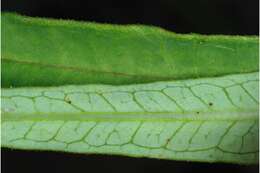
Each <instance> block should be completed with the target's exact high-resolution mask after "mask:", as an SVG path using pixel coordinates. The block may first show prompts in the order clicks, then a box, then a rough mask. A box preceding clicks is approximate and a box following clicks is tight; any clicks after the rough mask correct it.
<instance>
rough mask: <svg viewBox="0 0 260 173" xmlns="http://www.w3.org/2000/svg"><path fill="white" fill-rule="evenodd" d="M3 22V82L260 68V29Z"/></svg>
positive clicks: (5, 18)
mask: <svg viewBox="0 0 260 173" xmlns="http://www.w3.org/2000/svg"><path fill="white" fill-rule="evenodd" d="M2 26H3V27H2V43H3V44H2V45H1V46H2V60H1V61H2V87H10V86H12V87H19V86H57V85H68V84H89V83H91V84H93V83H95V84H96V83H98V84H114V85H122V84H136V83H147V82H155V81H165V80H167V81H169V80H177V79H191V78H199V77H213V76H223V75H227V74H237V73H247V72H256V71H258V70H259V67H258V61H259V60H258V47H259V45H258V37H256V36H252V37H242V36H202V35H196V34H189V35H181V34H175V33H171V32H168V31H165V30H163V29H160V28H156V27H147V26H139V25H129V26H118V25H104V24H95V23H82V22H75V21H62V20H46V19H38V18H30V17H23V16H18V15H14V14H10V13H4V14H3V15H2ZM18 76H19V77H18Z"/></svg>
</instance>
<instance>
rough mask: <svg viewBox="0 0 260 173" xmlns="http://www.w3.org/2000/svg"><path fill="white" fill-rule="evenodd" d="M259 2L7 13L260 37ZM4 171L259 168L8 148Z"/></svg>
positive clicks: (36, 5) (44, 6) (188, 1)
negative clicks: (259, 35)
mask: <svg viewBox="0 0 260 173" xmlns="http://www.w3.org/2000/svg"><path fill="white" fill-rule="evenodd" d="M258 3H259V2H258V0H248V1H247V0H155V1H153V0H139V1H134V0H121V1H111V0H92V1H90V0H85V1H73V0H70V1H69V0H67V1H65V0H64V1H61V0H56V1H55V0H16V1H15V0H2V2H1V5H2V11H13V12H18V13H20V14H25V15H29V16H39V17H52V18H63V19H75V20H84V21H95V22H101V23H117V24H133V23H135V24H136V23H139V24H146V25H155V26H160V27H163V28H165V29H168V30H171V31H174V32H177V33H191V32H192V33H201V34H228V35H258V34H259V33H258V31H259V17H258V14H259V11H258V10H259V9H258V8H259V4H258ZM1 155H2V161H1V162H2V171H3V172H26V173H30V172H33V173H35V172H38V173H40V172H44V173H48V172H49V173H54V172H62V173H65V172H106V173H110V172H111V173H112V172H113V173H116V172H118V173H121V172H125V173H128V172H129V173H135V172H150V173H151V172H157V173H161V172H174V173H189V172H192V173H197V172H199V173H204V172H207V173H208V172H210V173H214V172H216V173H219V172H222V173H233V172H234V173H254V172H258V169H259V166H258V165H253V166H245V165H244V166H241V165H234V164H220V163H218V164H210V163H196V162H181V161H168V160H157V159H145V158H142V159H141V158H138V159H137V158H128V157H121V156H104V155H83V154H66V153H55V152H37V151H36V152H35V151H22V150H10V149H2V153H1Z"/></svg>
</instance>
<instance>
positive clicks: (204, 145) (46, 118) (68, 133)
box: [2, 73, 259, 164]
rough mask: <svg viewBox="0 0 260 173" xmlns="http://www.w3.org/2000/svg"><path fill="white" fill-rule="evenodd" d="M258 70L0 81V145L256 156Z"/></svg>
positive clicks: (240, 158) (190, 156)
mask: <svg viewBox="0 0 260 173" xmlns="http://www.w3.org/2000/svg"><path fill="white" fill-rule="evenodd" d="M258 82H259V79H258V73H249V74H239V75H231V76H225V77H217V78H204V79H197V80H183V81H175V82H157V83H151V84H139V85H128V86H109V85H85V86H63V87H45V88H37V87H36V88H17V89H2V111H4V112H3V117H2V121H3V122H2V146H4V147H10V148H21V149H35V150H54V151H67V152H75V153H102V154H120V155H128V156H134V157H152V158H161V159H173V160H192V161H205V162H216V161H218V162H232V163H242V164H249V163H258V111H259V110H258V105H259V100H258V97H257V96H258V88H259V86H258Z"/></svg>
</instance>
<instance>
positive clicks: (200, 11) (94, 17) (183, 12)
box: [2, 0, 259, 35]
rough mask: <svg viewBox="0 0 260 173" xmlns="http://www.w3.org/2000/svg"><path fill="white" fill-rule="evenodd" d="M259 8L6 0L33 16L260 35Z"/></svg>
mask: <svg viewBox="0 0 260 173" xmlns="http://www.w3.org/2000/svg"><path fill="white" fill-rule="evenodd" d="M258 8H259V4H258V0H121V1H119V0H118V1H115V0H114V1H113V0H82V1H78V0H2V10H3V11H16V12H19V13H22V14H26V15H30V16H41V17H53V18H64V19H76V20H85V21H86V20H87V21H96V22H102V23H104V22H105V23H117V24H118V23H119V24H126V23H127V24H129V23H140V24H148V25H156V26H161V27H163V28H166V29H169V30H172V31H174V32H178V33H190V32H194V33H203V34H232V35H234V34H239V35H252V34H253V35H258V31H259V29H258V26H259V25H258V22H259V20H258Z"/></svg>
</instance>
